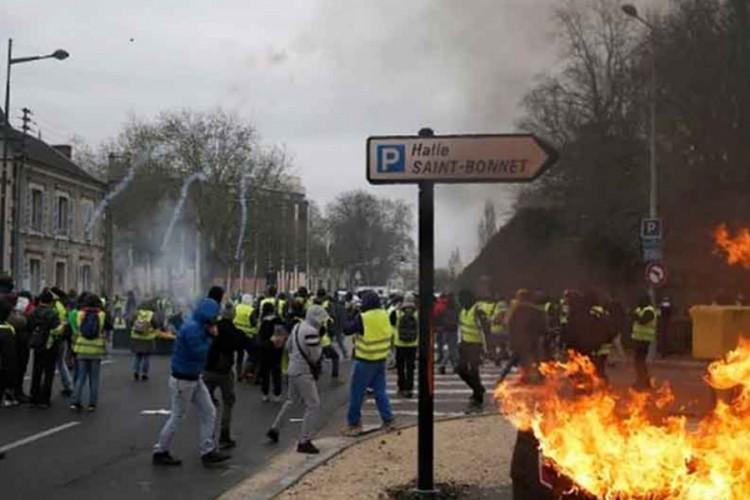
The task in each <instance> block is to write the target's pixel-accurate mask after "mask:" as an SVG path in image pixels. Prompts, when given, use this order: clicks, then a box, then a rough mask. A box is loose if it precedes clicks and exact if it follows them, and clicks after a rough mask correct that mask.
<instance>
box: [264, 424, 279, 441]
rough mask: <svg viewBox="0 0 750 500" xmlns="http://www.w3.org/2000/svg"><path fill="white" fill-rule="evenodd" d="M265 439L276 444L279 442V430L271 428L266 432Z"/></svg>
mask: <svg viewBox="0 0 750 500" xmlns="http://www.w3.org/2000/svg"><path fill="white" fill-rule="evenodd" d="M266 437H267V438H268V439H270V440H271V442H272V443H274V444H276V443H278V442H279V430H278V429H274V428H273V427H271V428H270V429H268V432H266Z"/></svg>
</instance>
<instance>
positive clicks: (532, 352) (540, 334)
mask: <svg viewBox="0 0 750 500" xmlns="http://www.w3.org/2000/svg"><path fill="white" fill-rule="evenodd" d="M536 299H537V298H536V297H535V295H534V293H533V292H531V291H529V290H526V289H521V290H518V291H517V292H516V296H515V299H514V300H513V303H512V305H511V307H510V310H509V312H508V334H509V340H510V349H511V351H512V352H513V356H514V357H515V361H516V362H517V364H518V365H520V368H521V380H522V381H524V382H530V381H532V380H533V379H534V378H535V377H536V373H535V372H534V370H535V367H536V365H537V363H538V362H539V357H540V352H541V347H542V340H543V338H544V335H545V333H546V331H547V321H546V319H545V314H546V313H545V312H544V309H542V308H541V307H539V305H538V304H537V302H539V300H541V298H539V300H536Z"/></svg>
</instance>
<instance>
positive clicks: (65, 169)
mask: <svg viewBox="0 0 750 500" xmlns="http://www.w3.org/2000/svg"><path fill="white" fill-rule="evenodd" d="M4 121H5V115H4V114H3V112H2V110H0V123H3V122H4ZM10 131H11V133H10V141H9V142H8V144H9V145H11V146H12V145H13V144H19V145H20V144H21V141H23V140H24V139H25V140H26V157H27V158H28V159H29V160H31V161H33V162H35V163H39V164H42V165H44V166H45V167H49V168H50V169H53V170H55V171H57V172H58V173H61V174H64V175H68V176H70V177H72V178H74V179H77V180H80V181H84V182H89V183H92V184H95V185H96V186H98V187H100V188H105V187H106V183H105V182H104V181H102V180H101V179H98V178H96V177H94V176H93V175H91V174H90V173H88V172H86V171H85V170H84V169H82V168H81V167H79V166H78V165H76V164H75V162H73V161H72V160H71V159H70V158H68V157H66V156H65V155H64V154H62V153H60V152H59V151H57V150H56V149H55V148H53V147H52V146H50V145H49V144H47V143H46V142H44V141H42V140H41V139H37V138H36V137H34V136H32V135H26V136H25V137H24V134H23V132H21V131H20V130H16V129H14V128H13V127H11V129H10Z"/></svg>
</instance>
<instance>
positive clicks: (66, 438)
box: [0, 354, 349, 500]
mask: <svg viewBox="0 0 750 500" xmlns="http://www.w3.org/2000/svg"><path fill="white" fill-rule="evenodd" d="M168 368H169V359H168V358H167V357H156V358H153V359H152V364H151V380H150V381H149V382H145V383H144V382H139V383H136V382H134V381H133V379H132V374H131V371H130V356H129V355H127V354H115V355H112V356H111V357H110V358H109V362H107V364H105V365H104V366H103V367H102V384H101V389H100V393H99V405H98V406H99V407H98V409H97V411H96V412H95V413H87V412H85V411H84V412H81V413H74V412H72V411H71V410H69V408H68V401H67V399H65V398H63V397H62V396H60V395H59V391H60V388H61V387H60V383H59V378H57V379H56V380H55V387H54V391H55V396H54V397H53V406H52V408H50V409H49V410H40V409H32V408H29V407H17V408H11V409H0V449H3V448H6V447H8V446H9V445H10V446H13V448H12V449H9V450H8V452H7V456H6V458H5V459H4V460H0V498H3V500H13V499H32V498H55V499H68V498H70V499H75V500H81V499H87V498H107V499H112V500H115V499H127V500H133V499H135V498H139V499H140V498H165V499H167V498H169V499H174V498H180V499H193V498H195V499H206V498H213V497H216V496H217V495H219V494H221V493H222V492H224V491H226V490H227V489H229V488H231V487H232V486H233V485H235V484H236V483H237V482H238V481H240V480H242V479H243V478H244V477H246V476H248V475H249V474H252V473H253V472H254V471H257V470H259V469H260V468H262V467H263V466H264V464H265V463H266V462H267V461H269V460H270V458H272V457H273V456H274V454H276V453H280V452H281V451H283V450H284V449H286V448H288V447H290V446H293V445H294V443H295V438H296V431H297V429H298V425H299V424H298V423H294V422H287V423H286V427H285V429H284V431H282V436H281V442H280V443H279V444H278V445H276V446H274V445H270V444H268V442H267V440H266V439H265V437H264V435H265V432H266V430H267V427H268V425H270V423H271V421H272V420H273V418H274V416H275V413H276V411H277V409H278V408H279V405H278V404H274V403H263V402H262V401H261V395H260V390H259V388H258V387H256V386H250V385H246V384H240V385H239V386H238V387H237V390H236V393H237V403H236V405H235V408H234V412H233V437H234V438H235V439H236V440H237V441H238V446H237V448H235V449H234V450H232V460H231V461H229V462H227V465H226V466H223V467H220V468H214V469H206V468H204V467H203V466H202V464H201V462H200V457H199V454H198V425H197V417H196V415H195V412H192V413H190V410H188V411H189V413H188V417H187V419H186V421H185V425H184V426H183V427H182V428H181V429H180V431H179V433H178V435H177V438H176V442H175V447H174V449H173V450H172V453H173V455H175V456H177V457H179V458H181V459H182V460H183V465H182V466H181V467H178V468H155V467H153V466H152V465H151V453H152V446H153V445H154V443H155V441H156V438H157V435H158V432H159V430H160V428H161V426H162V425H163V423H164V422H165V419H166V418H167V417H166V416H163V415H142V414H141V412H142V411H144V410H146V411H149V410H151V411H153V410H159V409H169V400H168V387H167V380H168ZM328 373H329V372H328V366H326V371H325V373H324V375H323V377H321V382H320V384H319V388H320V391H321V401H322V405H323V412H322V415H323V418H322V419H321V425H325V423H326V422H327V420H328V419H329V418H331V416H332V415H333V414H334V413H335V412H336V410H337V409H339V408H340V407H341V406H342V405H343V404H344V403H345V402H346V400H347V397H348V394H347V384H346V383H338V384H333V383H332V382H331V380H330V377H329V375H328ZM348 375H349V363H347V362H344V363H343V365H342V373H341V380H344V381H346V380H348ZM86 401H87V400H86V399H85V398H84V403H85V402H86ZM288 415H289V417H291V418H297V417H301V415H302V410H301V409H299V408H297V409H295V410H293V411H291V412H290V413H289V414H288ZM342 425H343V422H342Z"/></svg>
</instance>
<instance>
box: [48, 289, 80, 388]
mask: <svg viewBox="0 0 750 500" xmlns="http://www.w3.org/2000/svg"><path fill="white" fill-rule="evenodd" d="M49 291H50V292H51V293H52V298H53V301H52V308H53V309H54V310H55V312H56V313H57V316H58V318H59V320H60V327H61V331H60V342H59V347H58V349H59V350H60V352H59V355H58V356H57V359H56V361H55V369H56V370H57V372H58V373H59V374H60V381H61V382H62V386H63V388H62V395H63V396H65V397H69V396H72V395H73V377H71V375H70V367H74V366H75V361H74V358H75V354H73V352H72V348H71V343H70V342H71V339H72V337H73V332H72V331H71V328H70V326H69V325H68V307H69V306H70V307H71V308H73V307H75V306H74V305H72V304H71V303H70V301H71V300H75V295H72V296H70V297H68V295H67V294H66V293H65V292H64V291H63V290H61V289H60V288H58V287H54V286H53V287H52V288H50V289H49ZM73 293H75V292H73Z"/></svg>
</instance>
